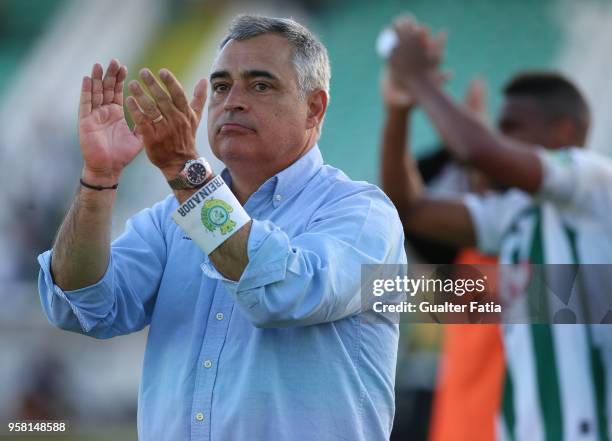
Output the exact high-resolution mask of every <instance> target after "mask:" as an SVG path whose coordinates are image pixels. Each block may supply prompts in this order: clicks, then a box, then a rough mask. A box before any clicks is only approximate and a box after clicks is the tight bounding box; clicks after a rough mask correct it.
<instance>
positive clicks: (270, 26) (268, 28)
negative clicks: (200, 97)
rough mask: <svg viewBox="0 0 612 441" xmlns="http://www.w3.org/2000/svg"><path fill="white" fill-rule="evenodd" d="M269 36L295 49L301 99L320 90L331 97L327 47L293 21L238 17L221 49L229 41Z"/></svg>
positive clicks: (247, 16) (295, 63) (294, 60)
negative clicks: (286, 41)
mask: <svg viewBox="0 0 612 441" xmlns="http://www.w3.org/2000/svg"><path fill="white" fill-rule="evenodd" d="M267 33H275V34H279V35H281V36H283V37H285V38H286V39H287V40H288V41H289V43H290V44H291V46H292V47H293V65H294V66H295V72H296V77H297V83H298V89H299V91H300V95H301V96H302V98H304V97H305V96H306V94H308V93H310V92H312V91H314V90H317V89H322V90H324V91H325V92H327V94H328V95H329V79H330V77H331V69H330V67H329V58H328V56H327V50H326V49H325V46H323V44H322V43H321V42H320V41H319V40H318V39H317V38H316V37H315V36H314V35H313V34H312V32H310V31H309V30H308V29H306V28H305V27H304V26H302V25H301V24H299V23H298V22H296V21H294V20H292V19H290V18H271V17H264V16H259V15H239V16H238V17H236V18H235V19H234V20H233V21H232V23H231V24H230V27H229V30H228V33H227V36H226V37H225V38H224V39H223V41H222V42H221V45H220V47H219V49H222V48H223V47H224V46H225V45H226V44H227V42H228V41H230V40H247V39H249V38H253V37H257V36H259V35H262V34H267Z"/></svg>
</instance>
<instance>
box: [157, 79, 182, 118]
mask: <svg viewBox="0 0 612 441" xmlns="http://www.w3.org/2000/svg"><path fill="white" fill-rule="evenodd" d="M159 77H160V78H161V80H162V81H163V82H164V84H165V85H166V88H167V89H168V92H170V98H172V102H173V103H174V105H175V106H176V108H177V109H179V110H180V111H181V112H183V113H184V114H185V115H189V104H188V103H187V97H186V96H185V90H184V89H183V86H182V85H181V83H179V81H178V80H177V79H176V77H175V76H174V75H173V74H172V72H170V71H169V70H168V69H161V70H160V71H159Z"/></svg>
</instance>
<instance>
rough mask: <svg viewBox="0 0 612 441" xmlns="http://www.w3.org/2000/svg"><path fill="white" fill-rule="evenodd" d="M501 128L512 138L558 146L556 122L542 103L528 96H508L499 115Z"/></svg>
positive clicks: (553, 146)
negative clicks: (553, 121) (552, 120)
mask: <svg viewBox="0 0 612 441" xmlns="http://www.w3.org/2000/svg"><path fill="white" fill-rule="evenodd" d="M498 127H499V130H500V131H501V132H502V133H503V134H504V135H506V136H508V137H510V138H514V139H517V140H519V141H523V142H525V143H528V144H534V145H541V146H543V147H547V148H555V147H557V146H556V144H557V142H558V141H557V139H556V137H557V134H556V133H555V127H554V124H552V122H551V120H550V118H549V117H548V116H547V115H546V111H545V109H544V108H543V106H542V104H541V103H540V102H539V101H538V100H537V99H535V98H531V97H527V96H508V97H506V99H505V101H504V103H503V105H502V109H501V112H500V116H499V121H498Z"/></svg>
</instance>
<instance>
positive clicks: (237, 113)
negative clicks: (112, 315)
mask: <svg viewBox="0 0 612 441" xmlns="http://www.w3.org/2000/svg"><path fill="white" fill-rule="evenodd" d="M209 96H210V98H209V107H208V139H209V142H210V145H211V147H212V151H213V153H214V154H215V156H217V157H218V158H219V159H220V160H221V161H223V162H224V163H225V165H226V166H227V167H228V168H230V170H239V171H240V172H242V173H248V172H249V170H259V172H261V171H263V170H269V173H268V175H272V174H274V173H276V172H278V171H279V170H282V169H283V168H285V167H286V166H287V165H289V164H291V163H292V162H293V161H295V159H297V157H299V155H300V154H301V152H302V151H303V150H304V147H305V144H306V143H307V140H308V133H307V128H308V127H307V122H306V121H307V114H308V105H307V101H306V100H304V99H302V98H301V97H300V94H299V90H298V84H297V78H296V73H295V68H294V65H293V61H292V48H291V45H290V43H289V42H288V41H287V40H286V39H285V38H284V37H282V36H280V35H276V34H263V35H260V36H257V37H254V38H250V39H247V40H242V41H237V40H230V41H229V42H228V43H227V44H226V45H225V46H224V47H223V49H222V50H221V52H220V53H219V55H218V56H217V59H216V60H215V62H214V64H213V68H212V73H211V77H210V88H209Z"/></svg>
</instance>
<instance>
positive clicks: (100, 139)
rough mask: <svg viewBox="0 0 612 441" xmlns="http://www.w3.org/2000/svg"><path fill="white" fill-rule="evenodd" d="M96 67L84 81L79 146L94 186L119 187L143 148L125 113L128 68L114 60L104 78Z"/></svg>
mask: <svg viewBox="0 0 612 441" xmlns="http://www.w3.org/2000/svg"><path fill="white" fill-rule="evenodd" d="M102 74H103V70H102V66H101V65H100V64H98V63H96V64H94V66H93V69H92V73H91V77H89V76H86V77H84V78H83V83H82V86H81V99H80V106H79V143H80V145H81V152H82V154H83V160H84V162H85V166H84V170H83V178H84V179H85V181H87V182H88V183H90V184H94V185H108V184H109V183H110V184H116V183H117V181H118V180H119V176H120V175H121V172H122V171H123V169H124V168H125V167H126V166H127V165H128V164H129V163H130V162H131V161H132V160H133V159H134V157H136V155H137V154H138V153H139V152H140V150H141V149H142V147H143V143H142V140H141V139H140V138H139V137H138V136H137V135H136V134H134V133H133V132H132V131H131V130H130V128H129V127H128V125H127V122H126V120H125V115H124V112H123V83H124V81H125V78H126V76H127V68H126V67H125V66H122V65H120V64H119V62H118V61H117V60H116V59H113V60H111V62H110V63H109V65H108V68H107V69H106V73H104V77H102Z"/></svg>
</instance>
